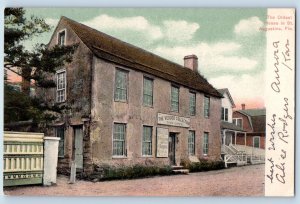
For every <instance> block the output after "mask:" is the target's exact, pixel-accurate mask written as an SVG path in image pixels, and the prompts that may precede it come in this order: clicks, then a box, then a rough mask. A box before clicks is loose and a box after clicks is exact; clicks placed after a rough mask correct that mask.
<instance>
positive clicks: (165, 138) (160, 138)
mask: <svg viewBox="0 0 300 204" xmlns="http://www.w3.org/2000/svg"><path fill="white" fill-rule="evenodd" d="M156 143H157V145H156V157H168V149H169V130H168V129H166V128H157V132H156Z"/></svg>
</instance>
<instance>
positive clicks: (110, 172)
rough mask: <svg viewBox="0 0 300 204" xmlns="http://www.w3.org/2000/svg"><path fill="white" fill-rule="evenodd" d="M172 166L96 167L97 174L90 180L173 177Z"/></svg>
mask: <svg viewBox="0 0 300 204" xmlns="http://www.w3.org/2000/svg"><path fill="white" fill-rule="evenodd" d="M172 173H173V172H172V168H171V167H170V166H154V165H153V166H145V165H140V164H136V165H133V166H118V167H114V166H108V165H104V166H101V167H96V171H95V173H93V174H91V175H89V176H88V177H87V178H86V179H89V180H94V179H97V180H114V179H135V178H143V177H149V176H156V175H171V174H172Z"/></svg>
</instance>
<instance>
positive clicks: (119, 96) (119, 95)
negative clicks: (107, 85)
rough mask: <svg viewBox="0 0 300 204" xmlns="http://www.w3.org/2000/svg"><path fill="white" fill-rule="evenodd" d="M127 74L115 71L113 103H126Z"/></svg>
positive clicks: (123, 71)
mask: <svg viewBox="0 0 300 204" xmlns="http://www.w3.org/2000/svg"><path fill="white" fill-rule="evenodd" d="M127 84H128V72H127V71H125V70H120V69H116V78H115V101H123V102H127Z"/></svg>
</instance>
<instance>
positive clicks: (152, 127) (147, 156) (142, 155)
mask: <svg viewBox="0 0 300 204" xmlns="http://www.w3.org/2000/svg"><path fill="white" fill-rule="evenodd" d="M144 127H150V128H151V155H144V154H143V143H144V141H143V138H144ZM153 129H154V126H152V125H142V134H141V135H142V138H141V157H146V158H149V157H150V158H151V157H153Z"/></svg>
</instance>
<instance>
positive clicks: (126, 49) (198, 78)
mask: <svg viewBox="0 0 300 204" xmlns="http://www.w3.org/2000/svg"><path fill="white" fill-rule="evenodd" d="M61 20H63V21H65V22H66V23H67V24H68V25H69V26H70V28H71V29H72V30H73V31H74V32H75V33H76V35H77V36H78V37H79V38H80V39H81V41H82V42H83V43H84V44H85V45H86V46H87V47H88V48H89V49H90V50H91V51H92V52H93V53H94V54H95V55H96V56H97V57H99V58H102V59H106V60H108V61H111V62H114V63H116V64H121V65H124V66H128V67H131V68H133V69H136V70H140V71H143V72H146V73H149V74H152V75H154V76H157V77H160V78H163V79H166V80H169V81H171V82H174V83H177V84H180V85H183V86H186V87H189V88H191V89H194V90H197V91H200V92H203V93H205V94H208V95H211V96H215V97H218V98H222V96H221V95H220V93H219V92H218V91H217V90H216V89H215V88H214V87H213V86H212V85H211V84H209V83H208V81H207V80H206V79H205V78H204V77H203V76H202V75H200V74H199V73H197V72H194V71H192V70H190V69H188V68H184V67H183V66H181V65H179V64H176V63H174V62H171V61H169V60H166V59H164V58H162V57H160V56H158V55H155V54H153V53H151V52H148V51H146V50H143V49H141V48H138V47H136V46H134V45H131V44H129V43H126V42H123V41H121V40H119V39H116V38H114V37H112V36H109V35H107V34H105V33H102V32H100V31H97V30H95V29H92V28H90V27H88V26H86V25H83V24H81V23H78V22H76V21H73V20H71V19H68V18H66V17H62V18H61Z"/></svg>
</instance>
